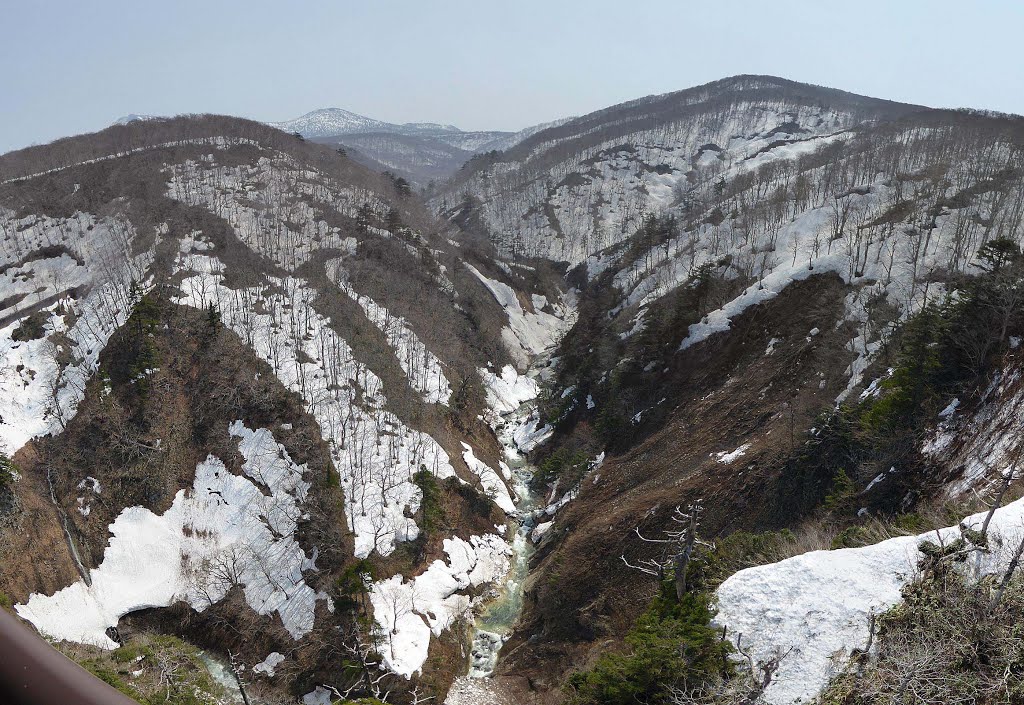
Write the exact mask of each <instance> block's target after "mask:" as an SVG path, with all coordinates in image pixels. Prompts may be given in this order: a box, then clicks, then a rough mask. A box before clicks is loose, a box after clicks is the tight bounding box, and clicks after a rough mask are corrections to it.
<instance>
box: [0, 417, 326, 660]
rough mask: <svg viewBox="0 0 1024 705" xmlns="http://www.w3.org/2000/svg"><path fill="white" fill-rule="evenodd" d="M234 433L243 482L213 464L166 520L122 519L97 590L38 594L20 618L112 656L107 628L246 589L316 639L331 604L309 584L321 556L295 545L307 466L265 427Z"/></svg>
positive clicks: (144, 514) (142, 513)
mask: <svg viewBox="0 0 1024 705" xmlns="http://www.w3.org/2000/svg"><path fill="white" fill-rule="evenodd" d="M230 432H231V435H232V436H234V437H236V438H238V449H239V451H240V452H241V453H242V456H243V457H244V458H245V463H244V464H243V465H242V471H243V473H245V474H244V475H233V474H232V473H231V472H229V471H228V470H227V468H226V467H225V466H224V463H223V462H221V461H220V459H218V458H216V457H214V456H212V455H211V456H209V457H207V458H206V460H204V461H203V462H201V463H199V464H198V465H197V466H196V477H195V481H194V482H193V484H192V487H191V488H190V489H188V490H180V491H179V492H178V493H177V495H175V497H174V502H173V503H172V505H171V508H170V509H169V510H167V512H165V513H164V514H162V515H159V516H158V515H156V514H154V513H153V512H151V511H149V510H148V509H145V508H143V507H129V508H127V509H125V510H124V511H122V512H121V514H120V515H119V516H118V517H117V519H116V520H115V521H114V523H113V524H111V525H110V532H111V534H112V537H111V539H110V542H109V543H108V545H107V548H106V550H105V551H104V554H103V560H102V562H101V563H100V565H99V567H97V568H93V569H92V570H91V571H90V578H91V583H92V584H91V585H86V584H85V582H84V581H79V582H77V583H74V584H73V585H70V586H68V587H66V588H64V589H63V590H60V591H58V592H56V593H54V594H53V595H49V596H46V595H41V594H33V595H31V596H30V597H29V600H28V602H27V603H26V604H21V605H16V606H15V610H16V611H17V612H18V614H19V615H20V616H22V617H23V618H25V619H27V620H28V621H30V622H32V623H33V624H34V625H35V626H36V628H38V629H39V631H40V632H42V633H43V634H46V635H48V636H50V637H53V638H55V639H63V640H68V641H74V642H79V643H83V644H93V645H96V646H100V647H103V648H108V649H113V648H116V647H117V643H116V642H114V641H113V640H112V639H110V637H108V636H107V635H106V630H107V628H108V627H113V626H116V625H117V623H118V620H119V619H120V618H121V617H122V616H124V615H126V614H128V613H130V612H134V611H136V610H140V609H145V608H148V607H166V606H168V605H171V604H173V603H174V602H178V601H185V602H187V603H188V604H189V605H191V606H192V607H193V608H194V609H196V610H197V611H202V610H204V609H206V608H207V607H209V606H210V605H212V604H214V603H216V602H219V601H220V600H221V599H223V598H224V596H225V595H226V594H227V592H228V590H230V589H231V588H232V587H234V586H236V585H238V586H241V587H242V588H243V589H244V593H245V599H246V602H247V603H248V604H249V606H250V607H252V609H253V610H255V611H256V612H257V613H258V614H263V615H265V614H270V613H272V612H276V613H277V614H278V615H279V616H280V618H281V620H282V622H283V623H284V626H285V628H286V629H287V630H288V632H289V633H290V634H291V636H292V637H293V638H295V639H300V638H302V637H303V636H305V635H306V634H308V633H309V631H310V630H311V629H312V628H313V618H314V611H315V609H316V602H317V600H318V599H325V600H326V599H327V598H326V595H324V594H323V593H319V594H318V593H316V592H315V591H314V590H313V589H312V588H311V587H310V586H309V585H307V584H306V582H305V580H304V578H303V573H304V572H306V571H315V570H316V565H315V559H316V552H315V551H314V553H313V555H312V556H307V555H306V553H305V552H304V551H303V549H302V547H301V546H300V545H299V543H298V541H296V540H295V537H294V533H295V529H296V521H297V520H298V518H299V517H300V514H301V509H300V505H301V503H302V502H303V500H304V499H305V497H306V493H307V491H308V490H309V483H307V482H306V481H304V480H303V479H302V476H303V474H304V473H305V472H306V467H305V466H304V465H296V464H295V463H294V462H293V461H292V459H291V458H290V457H289V456H288V453H287V452H286V451H285V449H284V447H283V446H281V445H280V444H278V443H277V442H276V441H275V440H274V437H273V435H272V434H271V433H270V431H268V430H266V429H259V430H251V429H249V428H246V427H245V425H244V424H243V423H242V422H241V421H236V422H235V423H233V424H232V425H231V427H230ZM262 488H266V489H267V490H269V492H270V494H269V496H268V495H266V494H264V493H263V490H262ZM270 665H271V664H268V666H270Z"/></svg>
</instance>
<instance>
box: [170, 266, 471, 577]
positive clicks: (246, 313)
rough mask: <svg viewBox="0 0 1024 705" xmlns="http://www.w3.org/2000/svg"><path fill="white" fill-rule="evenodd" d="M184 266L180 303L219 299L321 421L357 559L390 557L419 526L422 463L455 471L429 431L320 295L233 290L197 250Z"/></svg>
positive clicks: (300, 288) (286, 284)
mask: <svg viewBox="0 0 1024 705" xmlns="http://www.w3.org/2000/svg"><path fill="white" fill-rule="evenodd" d="M180 266H181V267H182V269H187V270H191V271H193V272H195V274H194V276H191V277H189V278H187V279H185V280H184V281H183V282H182V284H181V289H182V291H183V292H184V295H183V296H182V297H181V298H179V299H178V303H182V304H187V305H190V306H194V307H196V308H200V309H205V308H206V306H207V305H208V304H209V303H211V302H212V303H214V304H215V305H216V306H217V307H218V310H219V311H220V313H221V320H222V321H223V322H224V324H225V325H226V326H228V327H229V328H230V329H231V330H233V331H235V333H237V334H238V335H239V337H241V338H242V340H244V341H246V343H247V344H248V345H249V346H250V347H251V348H252V349H253V351H254V352H255V353H256V354H257V355H258V356H259V357H260V358H261V359H263V360H264V361H266V362H267V363H268V364H269V365H270V366H271V367H272V368H273V370H274V373H275V375H276V376H277V378H278V379H279V380H280V381H281V383H282V384H284V386H285V387H287V388H288V389H290V390H292V391H295V392H297V393H298V394H299V395H300V396H301V397H302V399H303V400H304V402H305V405H306V409H307V410H308V411H309V412H310V413H311V414H312V415H313V417H314V418H315V419H316V420H317V423H318V424H319V425H320V430H321V434H322V435H323V438H324V440H325V441H327V442H328V443H329V444H330V446H331V456H332V459H333V460H334V465H335V468H336V469H337V470H338V475H339V477H340V480H341V486H342V487H343V488H344V491H345V510H346V516H347V519H348V523H349V527H350V528H351V529H352V530H353V532H354V533H355V546H356V549H355V553H356V555H357V556H358V557H360V558H365V557H366V556H368V555H370V553H372V552H373V551H374V550H376V551H377V552H378V553H380V554H381V555H384V556H386V555H388V554H390V553H391V552H392V551H394V549H395V544H396V543H398V542H401V541H406V540H411V539H415V538H416V536H418V535H419V528H418V527H417V526H416V523H415V522H414V521H413V520H412V519H411V518H410V517H409V514H412V513H414V512H415V511H416V508H417V507H418V506H419V497H420V495H419V488H417V487H416V485H415V484H413V482H412V480H411V478H412V476H413V474H414V473H415V472H416V471H417V470H418V469H419V468H420V467H423V466H425V467H426V468H427V469H429V470H430V471H431V472H433V473H434V474H435V475H436V476H437V477H438V478H439V479H443V478H446V477H451V476H453V475H454V474H455V470H454V469H453V468H452V466H451V464H450V462H449V458H448V454H447V453H446V452H445V451H444V449H443V448H442V447H441V446H440V445H439V444H438V443H437V442H436V441H435V440H434V439H433V438H432V437H431V436H430V435H428V434H426V433H423V432H421V431H417V430H414V429H411V428H409V427H407V426H405V424H403V423H402V422H401V420H400V419H399V418H398V417H397V416H395V415H394V414H393V413H391V412H390V411H388V410H387V409H386V404H387V399H386V398H385V396H384V393H383V391H382V386H383V385H382V383H381V380H380V378H379V377H377V376H376V375H375V374H374V373H373V371H372V370H370V369H369V368H367V367H366V366H365V365H363V364H362V363H360V362H359V361H358V360H356V359H355V357H354V356H353V354H352V350H351V348H350V347H349V346H348V343H346V342H345V340H344V339H343V338H341V337H340V336H339V335H338V334H337V333H336V332H335V331H334V329H333V328H332V327H331V322H330V320H329V319H327V318H325V317H323V316H321V315H320V314H319V313H317V311H316V310H315V308H314V307H313V301H314V300H315V298H316V292H315V291H314V290H312V289H310V288H309V287H308V286H307V285H306V282H305V281H303V280H301V279H297V278H294V277H286V278H282V279H276V278H272V279H271V280H270V281H269V282H268V285H267V286H257V287H253V288H247V289H230V288H227V287H225V286H224V285H223V275H222V271H223V265H222V264H221V263H220V262H219V261H218V260H217V259H216V258H213V257H208V256H205V255H200V254H191V255H188V258H187V259H182V260H180ZM357 399H359V402H358V403H357V402H356V400H357Z"/></svg>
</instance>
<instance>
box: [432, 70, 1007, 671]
mask: <svg viewBox="0 0 1024 705" xmlns="http://www.w3.org/2000/svg"><path fill="white" fill-rule="evenodd" d="M1022 144H1024V124H1022V120H1021V119H1020V118H1016V117H1013V116H999V115H988V114H979V113H971V112H966V111H938V110H928V109H923V108H919V107H917V106H908V105H901V104H896V103H891V102H888V101H881V100H875V99H870V98H864V97H861V96H854V95H851V94H847V93H843V92H840V91H834V90H831V89H822V88H818V87H813V86H806V85H801V84H795V83H792V82H789V81H784V80H781V79H774V78H770V77H738V78H734V79H726V80H723V81H719V82H716V83H713V84H709V85H707V86H703V87H699V88H695V89H689V90H687V91H682V92H679V93H674V94H669V95H666V96H656V97H652V98H645V99H641V100H638V101H633V102H631V103H627V104H624V105H621V106H615V107H613V108H609V109H607V110H604V111H599V112H598V113H594V114H592V115H588V116H584V117H581V118H577V119H575V120H572V121H569V122H567V123H565V124H564V125H562V126H560V127H556V128H554V129H550V130H545V131H542V132H540V133H538V134H536V135H534V136H533V137H531V138H529V139H527V140H524V141H523V142H522V143H521V144H519V145H518V146H517V147H514V148H512V149H510V150H508V151H507V152H505V153H502V154H497V155H488V156H486V157H483V156H481V157H477V158H476V159H475V160H474V161H473V162H472V163H471V165H470V166H469V167H467V169H465V170H464V171H463V172H462V173H460V174H459V175H458V176H457V177H456V178H455V179H453V181H452V182H451V183H450V184H449V185H448V186H447V187H446V190H445V192H444V193H443V194H442V195H440V196H438V197H436V198H435V199H434V200H433V202H432V203H433V205H434V206H435V207H436V208H437V209H438V210H439V211H440V212H442V213H443V214H445V215H446V216H447V217H449V218H450V219H451V220H452V221H453V222H455V223H458V224H459V225H460V226H462V227H463V228H465V229H466V230H468V231H471V232H475V233H477V234H478V235H483V236H487V237H489V238H490V239H491V240H492V242H494V243H495V245H496V246H497V247H498V248H499V249H500V250H502V251H504V252H506V253H508V254H509V255H512V256H514V257H523V258H545V259H548V260H553V261H562V262H567V263H568V264H569V266H570V267H572V269H571V271H570V272H569V275H568V281H569V282H570V283H571V284H572V285H574V286H576V287H578V289H579V316H578V321H577V323H576V324H575V326H574V328H573V329H572V330H571V331H570V333H569V334H567V335H566V336H565V338H564V339H563V341H562V343H561V345H560V348H559V350H558V351H557V353H556V355H557V364H556V383H555V384H554V385H553V388H552V389H551V390H550V393H549V395H548V397H547V399H546V401H545V403H544V405H543V408H542V413H543V415H544V417H545V419H546V420H547V421H548V422H549V423H551V424H552V425H553V426H554V428H555V435H554V437H553V439H552V441H551V442H550V443H549V444H548V445H547V446H546V447H545V448H544V449H542V450H541V451H540V453H539V458H538V460H539V461H540V462H539V464H540V465H541V468H542V474H541V476H540V477H539V479H538V484H539V485H540V486H541V487H544V488H545V490H546V492H547V493H548V495H549V497H548V502H549V506H548V507H547V509H546V511H545V514H546V517H545V518H546V523H545V525H544V526H543V531H541V532H538V534H537V539H538V541H539V542H540V546H539V549H538V552H537V554H536V556H535V558H534V569H533V572H532V577H531V582H530V584H529V585H528V588H527V590H528V600H527V607H526V612H525V615H524V620H523V622H522V625H521V628H520V629H519V631H518V632H517V634H516V635H515V636H514V637H513V639H512V641H511V642H510V644H509V645H508V646H507V647H506V650H505V651H504V652H503V653H504V661H503V665H502V667H501V671H502V672H503V673H504V674H506V675H507V676H508V677H509V678H512V679H513V682H514V678H517V677H521V676H526V677H527V678H528V679H529V682H530V684H531V687H532V688H537V687H540V688H549V689H557V688H558V687H559V684H560V683H561V682H562V681H564V680H565V678H566V675H567V673H569V672H570V671H572V670H574V669H578V668H581V667H584V666H586V665H587V664H589V663H592V662H593V659H594V658H595V657H596V654H597V653H600V652H601V651H602V650H604V649H606V648H607V647H608V646H609V645H611V644H615V643H616V642H617V640H618V639H619V638H621V636H622V635H623V634H624V633H625V631H626V630H627V629H628V628H629V626H630V625H632V623H633V621H634V620H635V618H636V616H637V615H638V614H639V612H640V611H641V610H642V608H643V607H644V604H645V601H644V600H643V599H642V598H641V599H637V597H636V595H637V592H638V590H641V591H642V590H644V589H646V590H653V589H654V584H653V582H652V581H650V579H649V578H647V577H645V576H643V575H642V574H640V573H636V572H634V571H630V570H628V569H626V568H625V566H624V563H623V560H622V558H621V557H622V556H626V557H627V558H629V557H631V556H632V557H649V556H651V552H652V550H653V549H652V548H651V546H649V545H645V544H644V542H642V541H640V540H639V539H638V537H637V536H636V534H635V533H634V532H633V529H634V528H635V527H636V526H637V525H640V524H642V525H643V527H644V534H645V535H646V536H651V535H658V534H659V532H660V531H661V530H663V529H666V528H671V526H672V523H671V516H672V509H673V507H675V506H677V505H683V506H685V505H686V504H687V503H689V502H693V501H695V500H697V499H703V504H704V507H705V518H704V523H705V526H704V527H703V528H704V531H706V532H707V534H708V535H711V536H714V535H727V534H729V533H731V532H733V531H735V530H737V529H764V528H779V527H784V526H792V525H794V524H795V523H797V522H799V521H801V520H802V518H804V517H807V516H810V515H812V514H814V513H816V512H820V511H821V509H820V507H821V505H822V502H823V500H824V498H825V496H826V495H827V494H828V493H829V492H830V490H831V489H832V488H834V487H835V486H836V483H837V482H840V479H841V478H840V474H839V471H840V469H842V470H843V473H842V477H843V478H847V474H848V479H849V480H850V481H852V485H853V487H855V488H856V489H857V490H858V491H862V492H865V493H866V494H865V496H864V498H863V500H862V501H861V503H860V504H859V505H858V506H856V507H853V511H857V510H859V509H863V514H862V516H863V515H869V514H871V513H872V512H881V513H883V514H884V513H886V512H893V511H900V510H903V511H906V510H908V508H911V507H913V506H914V505H915V503H916V502H917V501H919V500H920V499H921V498H922V497H927V496H934V495H935V494H936V493H938V494H941V493H942V492H944V491H946V489H945V488H947V487H948V488H950V489H949V490H948V491H949V492H950V493H951V495H950V496H954V497H962V496H964V494H963V493H964V492H966V491H967V490H968V489H969V488H971V487H976V486H978V485H977V483H979V482H980V483H982V486H987V485H988V484H989V483H991V482H992V481H993V473H996V472H997V470H996V467H997V466H998V462H997V461H996V462H993V463H991V464H983V465H982V466H980V467H974V468H973V469H971V468H972V465H971V463H970V462H966V461H965V459H964V454H961V455H956V456H952V455H951V456H948V457H941V458H940V457H939V456H936V455H934V454H933V455H928V454H926V453H925V452H924V451H923V446H921V445H918V443H917V442H918V440H919V439H920V438H921V436H920V434H921V433H922V430H921V428H918V427H905V428H904V429H903V430H902V431H901V433H900V434H897V436H898V437H899V442H898V443H896V441H888V440H887V441H886V443H887V444H889V445H887V446H886V447H885V448H884V449H879V448H877V447H872V449H871V450H870V451H867V450H865V449H864V448H863V447H861V446H857V447H856V448H851V447H850V446H849V445H844V444H845V443H846V441H844V440H842V439H843V438H844V436H843V435H842V433H837V432H836V431H835V430H834V429H835V426H834V425H835V424H836V423H837V422H838V423H840V424H842V423H847V422H846V421H843V419H845V418H848V417H847V416H844V414H850V413H852V414H854V418H855V419H858V418H859V417H857V416H856V415H857V414H860V413H867V412H860V411H855V410H856V409H858V408H860V407H859V405H861V406H863V405H868V406H870V404H871V402H872V400H874V399H876V398H878V396H877V395H878V394H879V392H880V391H881V390H882V389H888V388H889V387H890V386H892V385H894V384H895V382H886V379H887V374H891V370H889V368H897V367H898V366H899V360H900V359H901V357H900V356H901V355H904V354H906V353H905V351H903V347H904V346H905V345H908V344H910V343H908V342H906V340H907V338H906V337H905V335H904V333H903V331H904V329H905V328H906V324H907V322H908V321H913V320H916V317H917V316H918V314H919V313H920V312H921V311H922V310H924V309H925V307H926V305H927V304H929V303H932V304H934V305H938V304H942V303H943V302H946V301H949V302H954V303H955V302H958V301H960V302H964V301H967V302H969V301H970V300H971V297H972V296H974V294H972V293H971V292H972V291H974V289H973V288H972V287H973V286H974V285H973V284H972V283H971V282H972V281H974V279H973V278H974V277H976V276H977V275H980V274H983V273H984V272H985V271H986V269H985V267H989V268H991V263H989V264H988V265H986V261H985V260H983V259H981V258H980V257H979V255H978V253H979V250H981V249H982V248H983V246H985V245H986V243H992V242H995V243H1007V242H1008V243H1019V242H1020V239H1021V218H1022V208H1024V162H1022V151H1021V150H1022V147H1021V146H1022ZM1000 246H1001V245H1000ZM947 295H948V296H949V297H950V298H948V299H947ZM1011 298H1012V297H1011ZM949 305H953V304H949ZM954 308H955V306H954ZM943 315H945V314H943ZM1014 320H1015V321H1016V320H1017V319H1016V318H1015V319H1014ZM1018 323H1019V321H1018ZM1018 323H1015V324H1014V325H1018ZM943 325H945V324H943ZM958 325H960V324H958ZM960 335H962V336H964V337H971V336H974V335H977V336H978V338H979V343H978V345H977V346H976V347H977V348H978V349H977V350H973V351H964V350H963V348H965V347H968V346H967V345H965V344H964V343H963V341H962V340H961V341H960V342H959V343H957V345H955V346H954V347H953V348H952V349H951V350H953V351H954V352H950V353H943V355H947V354H948V355H949V356H950V357H949V358H948V359H947V362H948V363H949V365H950V366H952V367H956V365H960V364H962V363H961V361H962V360H963V359H964V357H965V356H966V357H969V358H973V361H972V362H971V365H973V366H974V367H973V368H972V369H977V366H978V365H981V366H983V367H984V365H988V367H987V368H986V369H987V370H988V372H986V373H985V374H992V373H993V371H994V370H995V369H998V366H999V361H998V355H999V354H1001V353H1002V351H1005V350H1006V349H1008V346H1009V345H1010V337H1009V335H1008V334H1007V332H1006V330H1003V331H1001V332H1000V331H998V327H997V330H996V331H994V332H990V331H988V330H986V331H984V332H977V333H961V334H960ZM981 340H984V341H985V343H984V345H983V344H982V343H981V342H980V341H981ZM985 346H987V347H985ZM982 347H985V349H984V350H982V349H981V348H982ZM983 361H984V362H983ZM943 364H946V363H943ZM971 365H964V367H970V366H971ZM887 370H889V371H888V372H887ZM973 374H974V373H971V374H969V375H965V376H963V377H961V378H959V379H960V380H961V381H960V382H958V384H961V385H963V386H961V387H955V385H954V386H948V387H944V388H943V390H944V391H943V392H941V393H939V394H937V398H935V399H933V400H932V402H930V404H929V405H928V406H927V408H925V409H922V410H921V414H924V415H927V414H928V413H931V414H933V415H932V416H928V417H927V419H926V420H925V417H924V416H915V419H917V420H915V422H914V423H918V424H923V425H924V427H928V425H934V424H935V422H936V421H935V420H936V417H935V416H934V414H935V413H937V412H938V411H939V410H940V409H942V408H943V407H945V406H947V405H948V404H949V403H950V402H951V401H952V397H953V396H954V390H955V389H959V390H960V393H961V394H962V395H963V396H964V397H965V398H971V399H976V398H978V397H980V396H981V394H982V393H983V391H984V389H985V386H986V382H985V380H984V377H982V378H980V379H978V378H977V377H975V376H972V375H973ZM872 381H873V385H871V387H870V392H867V396H862V395H861V392H862V390H864V391H865V392H866V391H867V390H865V387H868V384H867V383H868V382H872ZM943 394H946V395H948V396H946V397H942V395H943ZM883 398H884V397H883ZM844 402H845V405H844V406H841V407H840V408H841V409H842V410H843V411H842V413H841V414H839V415H838V416H833V415H832V414H834V413H835V412H833V410H834V409H836V407H837V405H840V404H843V403H844ZM889 403H890V402H886V404H889ZM931 404H936V405H937V406H935V407H934V408H933V407H932V406H931ZM875 413H876V416H873V417H871V418H877V415H878V414H881V413H882V412H875ZM868 423H869V422H868V421H864V420H856V421H855V425H857V426H858V427H860V426H861V425H864V424H868ZM823 427H824V428H825V429H826V431H827V432H826V433H825V435H824V436H822V428H823ZM1003 428H1004V429H1005V427H1003ZM976 432H979V431H977V430H976V429H973V430H965V435H964V437H961V438H959V439H958V441H957V443H956V446H957V447H965V448H968V449H970V448H974V449H975V450H974V451H970V450H968V451H965V453H966V455H968V456H969V455H970V454H971V453H972V452H978V451H977V448H978V447H979V446H980V447H986V445H987V442H986V441H985V440H984V439H983V438H982V437H976V436H975V435H974V434H975V433H976ZM843 433H845V432H843ZM989 433H991V432H989ZM995 433H996V434H997V435H999V436H1000V438H1002V435H1001V434H1002V433H1005V430H1004V431H1001V432H1000V431H996V432H995ZM822 438H824V439H825V440H824V441H823V440H822ZM886 438H888V437H886ZM840 441H842V442H840ZM857 442H858V443H862V442H864V441H863V440H859V441H857ZM872 442H878V440H877V438H876V439H874V441H872ZM897 446H899V447H897ZM1010 447H1011V448H1012V447H1014V446H1013V444H1010ZM993 460H994V459H993ZM974 465H975V466H977V463H974ZM965 466H966V468H967V469H966V470H965ZM869 486H870V492H868V488H869ZM842 521H856V518H855V517H853V515H852V514H851V515H850V517H849V518H844V519H842ZM644 586H646V588H645V587H644ZM647 594H648V595H649V594H651V593H650V592H648V593H647Z"/></svg>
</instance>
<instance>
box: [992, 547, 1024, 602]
mask: <svg viewBox="0 0 1024 705" xmlns="http://www.w3.org/2000/svg"><path fill="white" fill-rule="evenodd" d="M1022 553H1024V538H1022V539H1021V541H1020V545H1018V546H1017V552H1016V553H1014V554H1013V560H1011V561H1010V565H1008V566H1007V567H1006V572H1005V573H1004V574H1003V579H1002V581H1001V582H1000V583H999V589H998V590H996V594H995V596H994V597H993V598H992V609H995V608H996V607H998V606H999V603H1000V602H1002V600H1003V593H1005V592H1006V587H1007V586H1008V585H1009V584H1010V579H1011V578H1013V573H1014V571H1015V570H1017V564H1018V563H1020V556H1021V554H1022Z"/></svg>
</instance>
